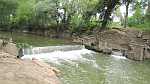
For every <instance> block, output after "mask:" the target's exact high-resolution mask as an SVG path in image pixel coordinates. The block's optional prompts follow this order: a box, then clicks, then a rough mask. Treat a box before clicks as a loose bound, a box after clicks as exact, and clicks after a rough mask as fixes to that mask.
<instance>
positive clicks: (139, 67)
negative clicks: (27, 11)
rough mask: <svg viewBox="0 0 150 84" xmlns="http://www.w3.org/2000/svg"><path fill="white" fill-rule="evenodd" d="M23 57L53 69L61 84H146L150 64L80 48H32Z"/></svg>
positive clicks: (72, 46) (149, 76)
mask: <svg viewBox="0 0 150 84" xmlns="http://www.w3.org/2000/svg"><path fill="white" fill-rule="evenodd" d="M24 54H25V56H24V57H22V59H32V58H36V59H39V60H41V61H44V62H46V63H49V64H50V65H52V66H55V67H57V68H58V69H59V70H60V71H61V76H60V79H61V81H62V82H63V84H150V61H144V62H137V61H131V60H128V59H126V58H124V57H120V56H115V55H112V56H107V55H103V54H98V53H95V52H93V51H90V50H87V49H85V48H84V46H80V45H65V46H48V47H35V48H31V49H25V50H24Z"/></svg>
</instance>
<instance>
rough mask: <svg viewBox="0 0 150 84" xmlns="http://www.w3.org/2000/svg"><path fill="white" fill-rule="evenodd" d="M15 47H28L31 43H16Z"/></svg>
mask: <svg viewBox="0 0 150 84" xmlns="http://www.w3.org/2000/svg"><path fill="white" fill-rule="evenodd" d="M16 46H17V48H19V49H20V48H29V47H30V46H31V45H29V44H27V43H17V44H16Z"/></svg>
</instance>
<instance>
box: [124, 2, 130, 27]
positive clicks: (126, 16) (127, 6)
mask: <svg viewBox="0 0 150 84" xmlns="http://www.w3.org/2000/svg"><path fill="white" fill-rule="evenodd" d="M128 9H129V2H126V14H125V21H124V28H126V27H127V25H128Z"/></svg>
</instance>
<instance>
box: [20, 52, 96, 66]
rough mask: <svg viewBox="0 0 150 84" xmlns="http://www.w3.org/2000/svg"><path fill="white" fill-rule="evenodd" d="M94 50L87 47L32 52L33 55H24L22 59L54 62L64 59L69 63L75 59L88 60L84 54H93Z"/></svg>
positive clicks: (58, 62)
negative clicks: (39, 52) (38, 52)
mask: <svg viewBox="0 0 150 84" xmlns="http://www.w3.org/2000/svg"><path fill="white" fill-rule="evenodd" d="M92 53H93V51H90V50H87V49H81V50H71V51H54V52H50V53H41V54H31V55H24V56H23V57H22V59H30V60H32V59H33V58H34V59H38V60H47V61H49V62H52V63H57V64H61V63H60V62H61V60H62V61H66V62H69V63H73V62H72V61H73V60H75V61H76V60H77V61H79V60H81V61H85V60H87V59H86V58H84V57H83V56H82V55H84V54H92Z"/></svg>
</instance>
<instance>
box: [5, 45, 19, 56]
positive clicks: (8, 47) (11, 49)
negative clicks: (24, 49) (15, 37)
mask: <svg viewBox="0 0 150 84" xmlns="http://www.w3.org/2000/svg"><path fill="white" fill-rule="evenodd" d="M3 50H4V51H5V52H7V53H9V54H11V55H14V56H17V55H18V48H17V47H16V44H13V43H8V44H7V45H6V46H5V47H3Z"/></svg>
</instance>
